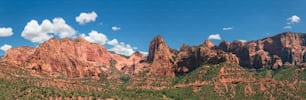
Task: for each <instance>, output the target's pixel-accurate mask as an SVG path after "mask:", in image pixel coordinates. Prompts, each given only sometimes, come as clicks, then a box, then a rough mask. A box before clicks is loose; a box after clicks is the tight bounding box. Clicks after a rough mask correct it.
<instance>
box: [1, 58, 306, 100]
mask: <svg viewBox="0 0 306 100" xmlns="http://www.w3.org/2000/svg"><path fill="white" fill-rule="evenodd" d="M114 63H116V62H112V63H111V64H114ZM223 66H229V65H226V64H217V65H202V67H199V68H197V69H196V70H194V71H193V72H191V73H188V74H185V75H183V76H178V77H175V78H170V77H157V76H156V77H155V78H151V80H152V79H160V80H159V81H154V82H155V83H154V84H153V83H152V84H151V85H152V86H153V85H154V86H155V87H162V86H166V87H168V88H164V89H160V90H154V89H137V88H134V89H133V88H132V89H127V88H126V87H128V86H131V84H132V83H133V82H135V81H137V80H136V78H139V77H140V76H130V75H125V74H123V73H120V72H119V71H116V70H115V69H114V70H113V71H111V73H109V74H114V75H117V76H115V79H107V78H106V77H101V79H100V80H94V79H90V78H82V79H67V78H60V79H63V80H69V81H79V82H80V85H84V86H92V87H97V88H98V87H100V88H103V89H105V90H103V92H102V91H89V90H86V89H81V88H80V89H78V88H76V89H70V90H63V89H61V88H59V87H52V86H43V87H42V86H37V85H33V83H29V82H28V81H29V80H35V81H33V82H34V83H35V82H40V81H45V80H43V79H40V78H35V79H34V78H22V77H15V78H16V79H3V78H0V99H1V100H5V99H43V98H50V97H53V98H55V97H58V98H92V99H95V98H117V99H152V100H160V99H174V100H197V99H217V100H220V99H226V98H227V99H304V98H306V96H305V94H306V90H305V89H306V82H305V79H306V78H305V77H306V72H305V70H301V69H300V68H298V67H296V66H294V67H283V68H281V69H278V70H274V71H273V70H269V69H262V70H257V71H252V70H249V69H247V70H246V69H243V68H242V67H236V66H231V67H232V68H238V69H241V70H242V71H245V72H244V73H246V74H249V75H251V76H253V77H254V78H256V79H262V78H270V79H271V80H270V81H263V82H261V83H247V82H236V83H220V82H218V80H219V78H218V77H219V71H220V69H221V68H222V67H223ZM12 68H14V69H15V72H16V74H22V75H25V74H26V75H29V73H28V72H27V71H22V70H21V69H18V68H15V67H12ZM1 73H4V72H1ZM4 74H8V73H4ZM12 78H13V76H12ZM149 80H150V78H149V79H146V81H149ZM296 80H298V82H297V83H296V84H293V83H294V81H296ZM161 81H165V82H170V83H169V84H168V85H167V84H166V85H163V84H157V83H160V82H161ZM197 81H200V82H207V83H208V84H206V85H199V86H192V85H190V86H187V84H190V83H195V82H197ZM138 83H139V82H138ZM140 83H142V85H144V86H146V85H148V84H147V83H145V81H140ZM181 84H183V85H184V84H185V85H186V86H182V87H175V86H177V85H181ZM139 86H141V85H139ZM262 86H264V88H261V87H262ZM135 87H136V86H135ZM248 87H249V88H248ZM248 89H250V90H248ZM262 89H264V90H262Z"/></svg>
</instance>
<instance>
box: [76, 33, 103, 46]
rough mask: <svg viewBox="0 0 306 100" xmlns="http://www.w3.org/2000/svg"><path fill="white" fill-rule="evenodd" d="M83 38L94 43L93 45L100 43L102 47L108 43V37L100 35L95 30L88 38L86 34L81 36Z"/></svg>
mask: <svg viewBox="0 0 306 100" xmlns="http://www.w3.org/2000/svg"><path fill="white" fill-rule="evenodd" d="M81 37H83V38H84V39H85V40H87V41H89V42H92V43H98V44H101V45H104V44H105V43H106V42H107V37H106V35H105V34H103V33H99V32H97V31H95V30H92V31H91V32H90V33H88V36H86V35H85V34H81Z"/></svg>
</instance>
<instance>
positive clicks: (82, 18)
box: [75, 11, 98, 24]
mask: <svg viewBox="0 0 306 100" xmlns="http://www.w3.org/2000/svg"><path fill="white" fill-rule="evenodd" d="M97 17H98V15H97V13H96V12H94V11H92V12H90V13H85V12H82V13H80V15H79V16H77V17H75V20H76V21H77V22H78V23H79V24H86V23H89V22H94V21H96V18H97Z"/></svg>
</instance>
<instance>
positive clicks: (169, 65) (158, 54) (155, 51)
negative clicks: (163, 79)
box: [147, 36, 175, 77]
mask: <svg viewBox="0 0 306 100" xmlns="http://www.w3.org/2000/svg"><path fill="white" fill-rule="evenodd" d="M172 57H173V54H172V53H171V52H170V48H169V47H168V46H167V44H166V43H165V41H164V39H163V38H162V37H161V36H157V37H155V38H154V39H153V40H152V41H151V43H150V49H149V55H148V57H147V62H148V63H152V64H151V66H150V74H151V75H160V76H171V77H173V76H175V73H174V61H173V58H172Z"/></svg>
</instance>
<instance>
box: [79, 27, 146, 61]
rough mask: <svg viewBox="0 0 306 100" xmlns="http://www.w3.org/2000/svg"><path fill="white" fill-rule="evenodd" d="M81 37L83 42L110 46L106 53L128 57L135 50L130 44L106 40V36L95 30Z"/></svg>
mask: <svg viewBox="0 0 306 100" xmlns="http://www.w3.org/2000/svg"><path fill="white" fill-rule="evenodd" d="M81 37H82V38H84V39H85V40H87V41H89V42H92V43H98V44H101V45H105V44H107V45H110V46H111V47H110V49H108V51H113V52H115V53H117V54H121V55H125V56H130V55H132V54H133V53H134V52H135V50H136V49H137V48H135V47H132V46H131V45H130V44H127V43H124V42H119V41H118V40H117V39H112V40H108V38H107V36H106V35H105V34H103V33H99V32H97V31H95V30H92V31H91V32H90V33H88V36H86V35H85V34H81ZM140 52H141V53H142V54H144V55H146V54H147V52H143V51H140Z"/></svg>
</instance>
